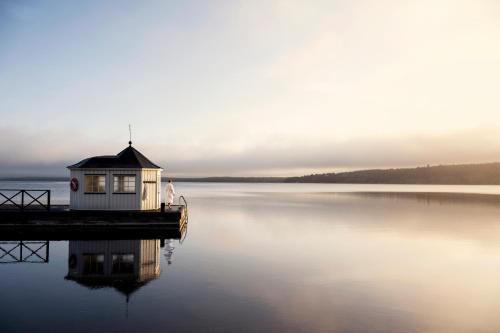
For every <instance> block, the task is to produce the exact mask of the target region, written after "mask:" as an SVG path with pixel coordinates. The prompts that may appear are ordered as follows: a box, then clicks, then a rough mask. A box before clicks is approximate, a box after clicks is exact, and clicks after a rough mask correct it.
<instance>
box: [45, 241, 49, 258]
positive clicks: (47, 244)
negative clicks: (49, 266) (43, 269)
mask: <svg viewBox="0 0 500 333" xmlns="http://www.w3.org/2000/svg"><path fill="white" fill-rule="evenodd" d="M49 245H50V242H49V241H47V242H46V243H45V248H46V249H45V262H49Z"/></svg>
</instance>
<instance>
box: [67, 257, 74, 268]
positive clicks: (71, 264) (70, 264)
mask: <svg viewBox="0 0 500 333" xmlns="http://www.w3.org/2000/svg"><path fill="white" fill-rule="evenodd" d="M68 266H69V268H71V269H75V268H76V256H75V255H74V254H72V255H71V256H70V257H69V260H68Z"/></svg>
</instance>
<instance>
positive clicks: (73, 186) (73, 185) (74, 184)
mask: <svg viewBox="0 0 500 333" xmlns="http://www.w3.org/2000/svg"><path fill="white" fill-rule="evenodd" d="M69 187H70V188H71V191H73V192H76V191H78V179H76V178H74V177H73V178H71V181H70V183H69Z"/></svg>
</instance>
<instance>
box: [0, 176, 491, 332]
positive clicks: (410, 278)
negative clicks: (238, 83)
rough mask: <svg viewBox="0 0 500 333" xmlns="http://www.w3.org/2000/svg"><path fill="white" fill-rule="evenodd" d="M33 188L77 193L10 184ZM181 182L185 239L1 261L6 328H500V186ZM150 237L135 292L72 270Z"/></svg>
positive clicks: (95, 244) (71, 245)
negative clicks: (98, 253)
mask: <svg viewBox="0 0 500 333" xmlns="http://www.w3.org/2000/svg"><path fill="white" fill-rule="evenodd" d="M28 186H30V187H31V186H33V187H32V188H35V187H37V188H41V189H45V188H51V189H52V190H53V195H52V198H53V200H54V201H57V202H59V203H64V202H65V201H66V202H67V194H68V184H67V183H65V182H61V183H58V182H51V183H30V184H25V183H21V182H2V183H0V188H6V187H9V188H27V187H28ZM176 190H177V193H179V194H183V195H185V196H186V197H187V199H188V203H189V212H190V215H189V224H188V230H187V234H185V235H184V236H185V238H184V239H182V240H179V239H173V240H170V241H169V240H167V241H166V242H165V244H164V246H163V247H160V245H159V244H160V241H159V240H145V241H141V240H110V241H106V240H100V241H96V240H80V241H75V240H70V241H65V240H61V241H51V242H50V243H49V251H48V254H49V257H48V262H47V263H36V264H35V263H33V264H30V263H17V264H0V288H1V290H2V297H1V298H0V313H2V320H1V321H0V331H1V332H18V331H32V330H35V329H36V331H38V332H50V331H71V332H86V331H94V332H112V331H122V332H136V331H139V330H142V331H145V332H152V331H165V330H173V331H181V332H182V331H225V332H234V331H243V332H257V331H276V332H289V331H295V332H325V331H329V332H471V331H474V332H498V331H499V330H500V320H499V319H498V309H499V308H500V282H499V281H500V269H499V267H500V224H499V217H500V204H499V203H500V199H498V197H497V196H496V195H492V194H499V193H500V187H497V186H408V185H322V184H312V185H309V184H203V183H178V184H176ZM453 192H455V193H453ZM472 193H482V195H476V194H472ZM0 238H1V236H0ZM0 243H1V244H0V245H1V246H3V248H5V249H7V247H8V246H12V244H10V245H9V244H6V243H5V242H4V241H2V242H0ZM139 245H140V246H141V248H145V247H150V246H151V247H152V248H155V249H158V251H159V253H156V254H154V255H153V256H152V257H151V258H142V257H141V258H142V259H141V260H142V261H141V262H139V263H138V265H139V266H140V267H142V268H143V270H142V271H141V273H140V274H139V275H138V277H136V279H142V281H143V282H144V283H141V284H140V285H134V289H133V291H132V292H130V291H131V290H130V289H127V288H130V286H129V285H124V284H123V281H122V282H120V283H118V282H116V280H115V281H114V284H113V285H105V284H102V283H101V285H95V284H94V285H91V284H89V283H88V282H86V280H83V281H82V280H80V281H79V282H78V281H74V280H71V279H68V277H71V276H72V274H73V275H75V274H77V273H78V272H76V268H75V269H72V268H71V267H70V266H71V264H70V260H69V259H70V257H71V254H73V253H80V252H78V251H81V253H80V254H82V255H83V254H84V253H86V252H85V251H89V250H88V249H91V248H94V249H98V248H100V247H101V248H103V247H104V246H106V247H107V248H109V249H113V248H115V249H117V250H116V251H118V250H119V249H120V247H122V248H127V249H128V248H132V247H133V246H139ZM75 251H77V252H75ZM110 251H111V252H113V251H114V250H110ZM127 251H131V250H127ZM0 252H2V251H0ZM111 252H110V253H111ZM43 253H45V252H43ZM3 254H4V252H2V253H1V254H0V257H2V255H3ZM156 255H157V257H156ZM42 257H43V255H42ZM2 258H3V259H4V260H5V259H8V258H7V257H5V256H4V257H2ZM31 259H33V257H32V258H31ZM35 259H36V258H35ZM0 261H1V260H0ZM146 267H148V269H146ZM97 269H98V268H97ZM110 269H111V268H110ZM121 269H124V270H127V266H123V267H122V268H121ZM82 272H84V271H82ZM148 272H149V273H148ZM146 273H148V274H146ZM141 274H142V275H141ZM122 280H125V279H124V278H122ZM134 281H135V280H134ZM134 283H136V282H134ZM129 292H130V293H129ZM127 295H128V297H127ZM127 299H128V302H127ZM26 318H29V320H27V319H26Z"/></svg>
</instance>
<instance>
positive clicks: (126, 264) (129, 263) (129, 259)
mask: <svg viewBox="0 0 500 333" xmlns="http://www.w3.org/2000/svg"><path fill="white" fill-rule="evenodd" d="M112 259H113V267H112V273H113V274H132V273H134V255H133V254H113V256H112Z"/></svg>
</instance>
